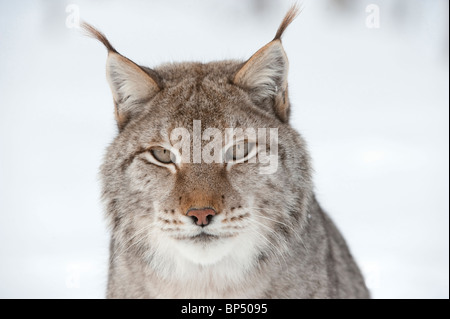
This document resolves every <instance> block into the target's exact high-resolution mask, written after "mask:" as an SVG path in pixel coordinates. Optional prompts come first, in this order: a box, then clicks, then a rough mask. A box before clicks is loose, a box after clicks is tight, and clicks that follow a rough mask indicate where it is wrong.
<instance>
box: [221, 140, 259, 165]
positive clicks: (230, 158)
mask: <svg viewBox="0 0 450 319" xmlns="http://www.w3.org/2000/svg"><path fill="white" fill-rule="evenodd" d="M255 147H256V143H253V142H249V141H241V142H237V143H236V144H234V145H233V146H231V147H229V148H228V150H227V151H226V153H225V161H226V162H227V163H228V162H239V161H242V160H244V159H245V158H246V157H248V156H249V154H250V153H252V151H253V149H254V148H255Z"/></svg>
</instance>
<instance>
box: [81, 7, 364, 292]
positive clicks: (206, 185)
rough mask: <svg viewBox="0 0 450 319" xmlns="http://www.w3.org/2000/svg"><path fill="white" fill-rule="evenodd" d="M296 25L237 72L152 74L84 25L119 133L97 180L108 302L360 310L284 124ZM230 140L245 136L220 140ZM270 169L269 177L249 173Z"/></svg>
mask: <svg viewBox="0 0 450 319" xmlns="http://www.w3.org/2000/svg"><path fill="white" fill-rule="evenodd" d="M297 15H298V9H297V7H295V6H294V7H292V8H291V9H290V10H289V12H288V13H287V15H286V16H285V18H284V20H283V21H282V23H281V25H280V27H279V29H278V31H277V33H276V35H275V37H274V39H273V40H272V41H270V42H269V43H268V44H267V45H265V46H264V47H263V48H261V49H260V50H258V51H257V52H256V53H255V54H254V55H253V56H251V57H250V58H249V59H248V60H247V61H236V60H228V61H219V62H211V63H194V62H192V63H172V64H166V65H162V66H159V67H155V68H152V69H150V68H148V67H144V66H140V65H137V64H136V63H134V62H132V61H131V60H130V59H128V58H126V57H124V56H123V55H121V54H120V53H119V52H118V51H117V50H116V49H115V48H114V47H113V46H112V45H111V44H110V42H109V41H108V40H107V39H106V37H105V36H104V35H103V34H102V33H100V32H99V31H98V30H96V29H95V28H93V27H92V26H90V25H88V24H84V29H85V30H86V31H87V32H88V33H89V34H90V35H91V36H93V37H95V38H96V39H98V40H99V41H100V42H102V43H103V44H104V45H105V47H106V48H107V50H108V58H107V63H106V74H107V80H108V83H109V85H110V87H111V91H112V95H113V98H114V106H115V108H114V109H115V117H116V121H117V126H118V135H117V136H116V138H115V139H114V141H113V142H112V144H111V145H110V146H109V147H108V149H107V152H106V155H105V158H104V162H103V165H102V168H101V177H102V186H103V191H102V192H103V193H102V198H103V201H104V203H105V206H106V216H107V219H108V221H109V224H110V226H111V246H110V247H111V252H110V268H109V280H108V291H107V296H108V297H111V298H124V297H128V298H334V297H336V298H338V297H340V298H356V297H361V298H364V297H368V292H367V289H366V287H365V285H364V281H363V279H362V276H361V274H360V272H359V269H358V267H357V265H356V264H355V262H354V261H353V258H352V256H351V254H350V252H349V250H348V248H347V246H346V244H345V241H344V240H343V238H342V237H341V235H340V233H339V232H338V230H337V229H336V228H335V226H334V225H333V223H332V222H331V220H330V219H329V218H328V217H327V215H326V214H325V213H324V212H323V211H322V210H321V208H320V206H319V204H318V203H317V201H316V199H315V197H314V193H313V184H312V178H311V174H312V169H311V164H310V158H309V155H308V151H307V148H306V144H305V142H304V140H303V139H302V137H301V136H300V135H299V134H298V133H297V132H296V131H295V130H294V129H293V128H292V127H291V126H290V124H289V113H290V107H291V106H290V100H289V96H288V82H287V80H288V59H287V56H286V53H285V51H284V49H283V46H282V42H281V37H282V35H283V33H284V31H285V29H286V28H287V26H288V25H289V24H290V23H291V22H292V21H293V20H294V19H295V17H296V16H297ZM237 128H244V129H246V130H248V131H246V132H247V133H242V134H235V135H236V136H235V138H231V139H229V138H228V139H227V138H219V137H220V136H227V134H228V135H229V133H227V130H228V129H237ZM260 129H265V131H264V134H259V130H260ZM271 129H273V130H276V137H277V138H276V141H275V143H272V142H273V139H272V138H271V137H268V136H266V132H268V131H269V130H271ZM252 130H253V131H254V132H258V133H255V135H252V134H250V133H248V132H251V131H252ZM199 131H200V132H202V135H201V138H198V136H197V137H196V132H199ZM174 132H175V134H174ZM203 133H205V134H203ZM197 135H198V134H197ZM263 135H264V139H262V137H263ZM198 150H200V152H199V151H198ZM267 154H269V156H267ZM218 157H219V159H220V160H218ZM186 158H189V160H183V159H186ZM271 163H272V164H273V163H276V169H272V170H270V173H266V174H265V173H261V171H262V170H264V167H266V166H267V165H269V166H271V165H270V164H271ZM266 172H267V170H266Z"/></svg>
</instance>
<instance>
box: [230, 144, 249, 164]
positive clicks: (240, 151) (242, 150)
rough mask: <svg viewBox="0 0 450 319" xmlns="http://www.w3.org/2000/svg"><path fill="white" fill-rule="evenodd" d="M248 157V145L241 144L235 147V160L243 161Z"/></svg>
mask: <svg viewBox="0 0 450 319" xmlns="http://www.w3.org/2000/svg"><path fill="white" fill-rule="evenodd" d="M247 155H248V143H247V142H245V143H239V144H238V145H236V146H235V147H233V160H238V159H242V158H243V157H246V156H247Z"/></svg>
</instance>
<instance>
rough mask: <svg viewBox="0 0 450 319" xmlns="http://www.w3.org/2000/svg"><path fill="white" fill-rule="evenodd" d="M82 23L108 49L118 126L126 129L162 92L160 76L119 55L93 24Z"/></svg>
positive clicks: (107, 62) (107, 61)
mask: <svg viewBox="0 0 450 319" xmlns="http://www.w3.org/2000/svg"><path fill="white" fill-rule="evenodd" d="M82 26H83V29H84V30H85V31H87V32H88V34H89V35H90V36H92V37H94V38H96V39H97V40H99V41H100V42H102V43H103V44H104V45H105V47H106V48H107V49H108V59H107V60H106V79H107V80H108V83H109V86H110V88H111V91H112V95H113V98H114V104H115V115H116V120H117V125H118V126H119V129H123V127H124V126H125V125H126V124H127V123H128V121H129V120H130V118H132V117H133V116H134V115H136V114H138V113H139V112H140V111H141V109H142V104H143V103H145V102H147V101H148V100H150V99H151V98H152V97H153V96H155V95H156V93H158V92H159V91H160V85H158V82H159V76H158V74H157V73H156V72H155V71H153V70H151V69H148V68H145V69H144V68H142V67H140V66H138V65H137V64H136V63H134V62H133V61H131V60H130V59H128V58H126V57H124V56H122V55H121V54H119V53H118V52H117V51H116V50H115V49H114V47H113V46H112V45H111V44H110V43H109V41H108V39H107V38H106V37H105V36H104V35H103V34H102V33H101V32H100V31H98V30H96V29H95V28H94V27H92V26H91V25H89V24H87V23H83V24H82Z"/></svg>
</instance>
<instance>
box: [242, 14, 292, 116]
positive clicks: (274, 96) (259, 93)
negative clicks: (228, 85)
mask: <svg viewBox="0 0 450 319" xmlns="http://www.w3.org/2000/svg"><path fill="white" fill-rule="evenodd" d="M298 13H299V10H298V8H297V7H296V6H293V7H291V9H290V10H289V11H288V13H287V14H286V16H285V18H284V19H283V22H282V23H281V25H280V27H279V28H278V31H277V34H276V36H275V38H274V39H273V40H272V42H270V43H268V44H267V45H265V46H264V47H263V48H261V49H260V50H259V51H258V52H256V53H255V54H254V55H253V56H252V57H251V58H250V59H249V60H248V61H247V62H245V63H244V65H243V66H242V67H241V68H240V70H239V71H238V72H237V73H236V75H235V76H234V80H233V82H234V83H235V84H236V85H238V86H240V87H242V88H244V89H247V90H248V92H249V94H250V96H251V98H252V100H253V101H254V103H255V104H257V105H258V106H260V107H262V108H263V109H265V110H266V111H269V112H275V115H276V116H277V117H278V118H279V119H280V120H281V121H283V122H287V121H288V119H289V98H288V92H287V90H288V83H287V76H288V69H289V62H288V59H287V56H286V53H285V52H284V49H283V45H282V44H281V37H282V35H283V32H284V31H285V30H286V28H287V26H288V25H289V24H290V23H291V22H292V21H293V20H294V19H295V18H296V17H297V15H298Z"/></svg>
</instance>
